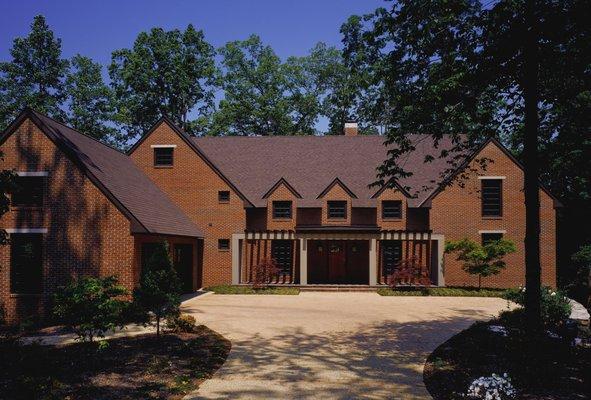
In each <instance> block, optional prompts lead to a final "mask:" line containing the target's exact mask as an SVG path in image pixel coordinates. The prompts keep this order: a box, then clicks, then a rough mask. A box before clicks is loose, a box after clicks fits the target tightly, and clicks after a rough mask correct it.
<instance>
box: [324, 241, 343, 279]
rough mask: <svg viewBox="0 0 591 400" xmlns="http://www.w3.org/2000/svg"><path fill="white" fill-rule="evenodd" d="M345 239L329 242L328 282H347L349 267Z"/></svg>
mask: <svg viewBox="0 0 591 400" xmlns="http://www.w3.org/2000/svg"><path fill="white" fill-rule="evenodd" d="M345 254H346V253H345V241H344V240H341V241H330V242H328V282H329V283H345V281H346V280H347V268H346V264H345V263H346V258H345Z"/></svg>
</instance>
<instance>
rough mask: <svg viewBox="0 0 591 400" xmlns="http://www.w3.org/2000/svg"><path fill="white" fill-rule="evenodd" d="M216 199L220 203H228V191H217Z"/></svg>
mask: <svg viewBox="0 0 591 400" xmlns="http://www.w3.org/2000/svg"><path fill="white" fill-rule="evenodd" d="M218 201H219V202H220V203H229V202H230V191H228V190H220V191H219V192H218Z"/></svg>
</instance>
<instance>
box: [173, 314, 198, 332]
mask: <svg viewBox="0 0 591 400" xmlns="http://www.w3.org/2000/svg"><path fill="white" fill-rule="evenodd" d="M196 323H197V320H195V317H194V316H192V315H189V314H181V315H178V316H176V317H173V318H169V319H168V320H167V321H166V326H167V327H168V329H170V330H171V331H173V332H177V333H178V332H187V333H191V332H195V327H196Z"/></svg>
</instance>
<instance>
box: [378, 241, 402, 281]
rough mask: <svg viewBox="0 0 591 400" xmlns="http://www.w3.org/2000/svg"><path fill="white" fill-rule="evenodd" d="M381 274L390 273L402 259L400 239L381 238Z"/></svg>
mask: <svg viewBox="0 0 591 400" xmlns="http://www.w3.org/2000/svg"><path fill="white" fill-rule="evenodd" d="M380 247H381V248H382V276H383V277H384V278H386V277H388V276H390V275H392V274H393V273H394V271H395V270H396V268H398V267H399V265H400V260H401V259H402V242H401V241H400V240H382V241H380Z"/></svg>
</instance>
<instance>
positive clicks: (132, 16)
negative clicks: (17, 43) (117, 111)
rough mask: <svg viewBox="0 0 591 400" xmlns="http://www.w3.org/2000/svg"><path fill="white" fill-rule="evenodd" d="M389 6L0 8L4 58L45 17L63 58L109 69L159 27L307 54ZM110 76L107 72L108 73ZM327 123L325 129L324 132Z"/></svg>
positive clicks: (124, 3) (268, 1)
mask: <svg viewBox="0 0 591 400" xmlns="http://www.w3.org/2000/svg"><path fill="white" fill-rule="evenodd" d="M380 6H388V3H387V2H385V1H384V0H299V1H287V0H284V1H281V0H275V1H272V0H259V1H254V0H250V1H229V0H217V1H213V0H212V1H209V0H208V1H205V0H202V1H197V0H193V1H189V0H184V1H181V0H173V1H164V0H162V1H146V0H143V1H141V0H130V1H128V0H119V1H113V0H96V1H81V0H78V1H72V0H68V1H65V0H62V1H60V0H52V1H49V0H45V1H41V0H37V1H32V0H31V1H27V0H20V1H9V0H4V1H2V2H0V38H1V39H0V60H2V61H8V60H10V53H9V50H10V47H11V46H12V40H13V39H14V38H15V37H17V36H25V35H26V34H27V33H28V32H29V25H30V24H31V21H32V19H33V16H35V15H36V14H43V15H45V17H46V19H47V22H48V24H49V25H50V27H51V28H52V29H53V31H54V32H55V34H56V35H57V36H58V37H60V38H61V39H62V50H63V56H64V57H67V58H69V57H71V56H72V55H74V54H76V53H80V54H83V55H85V56H89V57H91V58H93V59H94V60H95V61H98V62H100V63H101V64H103V66H107V65H108V63H109V62H110V59H111V52H112V51H113V50H115V49H120V48H124V47H131V45H132V43H133V40H134V39H135V37H136V36H137V34H138V33H139V32H141V31H145V30H148V29H150V28H152V27H154V26H160V27H163V28H165V29H174V28H183V29H184V28H185V27H186V26H187V24H189V23H192V24H193V25H194V26H195V27H196V28H198V29H203V31H204V32H205V37H206V39H207V40H208V41H209V42H210V43H211V44H212V45H214V46H215V47H216V48H217V47H220V46H222V45H223V44H224V43H226V42H228V41H231V40H239V39H246V38H247V37H248V36H249V35H250V34H252V33H255V34H258V35H259V36H261V38H262V40H263V42H264V43H267V44H270V45H271V46H272V47H273V49H275V51H276V52H277V54H278V55H279V56H280V57H282V58H286V57H288V56H290V55H304V54H306V53H307V51H308V50H309V49H310V48H312V47H313V46H314V44H316V43H317V42H319V41H322V42H325V43H328V44H331V45H336V46H338V45H340V41H341V36H340V33H339V28H340V26H341V24H342V23H343V22H345V21H346V19H347V18H348V17H349V16H350V15H353V14H365V13H369V12H371V11H373V10H375V9H376V8H377V7H380ZM105 75H106V74H105ZM324 122H325V121H322V122H321V123H320V126H319V128H324V125H325V123H324Z"/></svg>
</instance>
